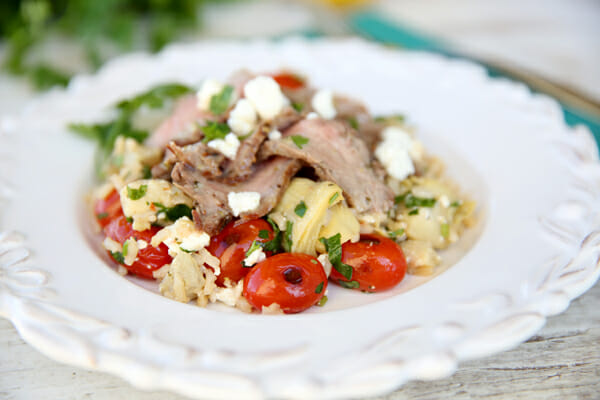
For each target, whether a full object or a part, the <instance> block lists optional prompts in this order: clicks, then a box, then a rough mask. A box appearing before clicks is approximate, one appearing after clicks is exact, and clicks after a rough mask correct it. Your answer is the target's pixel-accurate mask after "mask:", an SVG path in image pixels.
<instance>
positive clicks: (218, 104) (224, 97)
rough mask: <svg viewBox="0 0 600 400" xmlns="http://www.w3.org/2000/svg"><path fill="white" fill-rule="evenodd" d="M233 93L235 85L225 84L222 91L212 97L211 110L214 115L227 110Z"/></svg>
mask: <svg viewBox="0 0 600 400" xmlns="http://www.w3.org/2000/svg"><path fill="white" fill-rule="evenodd" d="M232 95H233V86H231V85H225V87H223V90H221V92H220V93H217V94H215V95H214V96H212V97H211V98H210V107H209V108H210V112H211V113H213V114H214V115H221V114H223V113H224V112H225V111H227V109H228V108H229V103H230V102H231V97H232Z"/></svg>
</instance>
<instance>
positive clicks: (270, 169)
mask: <svg viewBox="0 0 600 400" xmlns="http://www.w3.org/2000/svg"><path fill="white" fill-rule="evenodd" d="M300 165H301V163H300V162H299V161H297V160H291V159H287V158H283V157H274V158H271V159H269V160H266V161H263V162H261V163H258V164H256V165H255V166H254V170H253V172H252V174H251V175H250V176H249V177H248V179H247V180H246V181H244V182H240V183H238V184H234V185H232V184H228V183H225V182H222V181H221V182H219V181H214V180H210V179H207V178H206V177H205V176H204V175H203V174H202V173H201V172H200V171H199V170H197V169H196V168H194V167H192V166H191V165H189V164H186V163H182V162H178V163H177V164H175V167H174V168H173V172H172V173H171V177H172V179H173V183H174V184H175V185H176V186H177V187H179V188H180V189H181V190H183V191H184V193H186V194H187V195H188V196H190V197H191V198H193V199H194V202H195V210H194V222H195V223H196V225H197V226H198V228H200V229H202V230H203V231H205V232H207V233H208V234H209V235H214V234H216V233H218V232H219V231H220V230H221V229H222V228H223V227H224V226H225V224H227V223H228V222H229V221H230V220H231V218H232V216H233V213H232V211H231V209H230V208H229V204H228V201H227V195H228V194H229V192H258V193H260V195H261V196H260V205H259V206H258V208H256V209H255V210H252V211H249V212H246V213H243V214H242V215H240V217H241V218H242V220H248V219H253V218H258V217H262V216H263V215H266V214H267V213H268V212H269V211H271V210H272V209H273V208H274V207H275V205H276V204H277V202H279V200H280V199H281V196H282V195H283V192H284V191H285V189H286V188H287V186H288V184H289V182H290V179H291V178H292V177H293V176H294V175H295V174H296V172H297V171H298V170H299V169H300Z"/></svg>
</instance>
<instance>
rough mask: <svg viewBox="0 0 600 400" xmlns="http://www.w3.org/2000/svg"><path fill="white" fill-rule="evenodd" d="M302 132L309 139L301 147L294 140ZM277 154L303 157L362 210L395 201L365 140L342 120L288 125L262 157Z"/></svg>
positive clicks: (263, 150) (381, 207)
mask: <svg viewBox="0 0 600 400" xmlns="http://www.w3.org/2000/svg"><path fill="white" fill-rule="evenodd" d="M294 136H302V137H303V138H306V139H308V142H307V143H305V144H303V145H301V147H302V148H300V147H299V146H298V145H297V144H296V143H294V141H293V140H292V139H293V137H294ZM273 155H278V156H283V157H288V158H290V159H297V160H301V161H302V162H303V163H304V164H306V165H308V166H310V167H312V168H313V169H314V170H315V173H316V174H317V176H319V177H320V178H321V179H324V180H331V181H333V182H335V183H337V184H338V185H339V186H340V187H341V188H342V189H343V190H344V192H345V196H346V199H347V200H348V203H349V204H350V205H351V206H354V207H355V208H356V209H357V210H358V211H359V212H385V211H387V210H388V209H389V208H390V207H391V206H392V204H393V193H392V191H391V190H390V189H389V188H388V187H387V186H386V185H385V183H384V182H383V181H381V180H379V179H377V177H376V175H375V173H374V172H373V170H372V169H371V167H370V161H371V160H370V158H371V157H370V154H369V151H368V149H367V147H366V145H365V143H364V142H363V141H362V140H361V139H359V138H358V137H356V136H355V135H354V134H353V133H352V131H350V130H349V129H347V127H346V126H345V125H344V124H343V123H341V122H339V121H326V120H322V119H312V120H302V121H300V122H298V123H297V124H295V125H293V126H292V127H291V128H290V129H288V130H287V131H286V132H285V133H284V135H283V137H282V139H280V140H269V141H267V142H265V143H264V144H263V146H262V148H261V150H260V153H259V159H266V158H268V157H270V156H273Z"/></svg>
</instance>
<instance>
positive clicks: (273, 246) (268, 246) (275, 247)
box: [259, 218, 282, 253]
mask: <svg viewBox="0 0 600 400" xmlns="http://www.w3.org/2000/svg"><path fill="white" fill-rule="evenodd" d="M267 222H268V223H269V224H270V225H271V227H272V228H273V239H271V240H269V241H268V242H264V243H262V247H263V249H264V251H270V252H272V253H278V252H279V251H281V240H282V239H281V238H282V234H281V230H280V229H279V227H278V226H277V224H276V223H275V221H273V220H272V219H271V218H267ZM259 237H260V232H259Z"/></svg>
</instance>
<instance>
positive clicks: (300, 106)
mask: <svg viewBox="0 0 600 400" xmlns="http://www.w3.org/2000/svg"><path fill="white" fill-rule="evenodd" d="M292 108H293V109H294V110H296V111H297V112H299V113H300V112H302V110H304V104H302V103H295V102H294V103H292Z"/></svg>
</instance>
